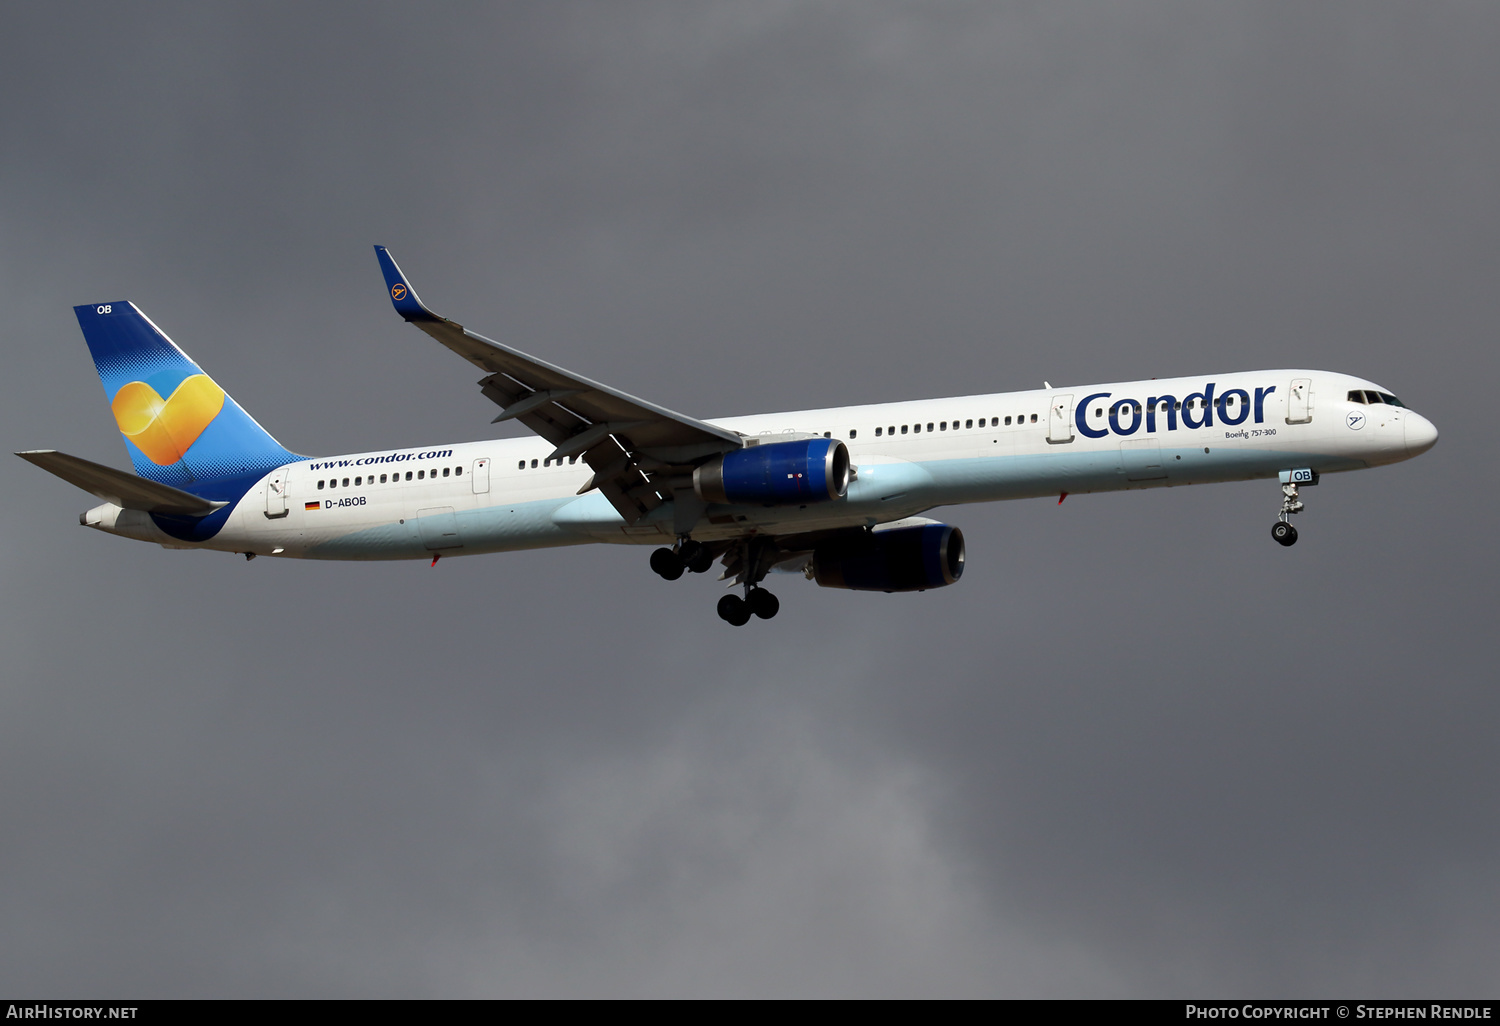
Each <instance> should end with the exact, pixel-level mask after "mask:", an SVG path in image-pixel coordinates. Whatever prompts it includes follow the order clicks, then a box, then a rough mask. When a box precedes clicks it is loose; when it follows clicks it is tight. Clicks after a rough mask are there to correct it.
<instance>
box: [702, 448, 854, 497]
mask: <svg viewBox="0 0 1500 1026" xmlns="http://www.w3.org/2000/svg"><path fill="white" fill-rule="evenodd" d="M848 490H849V450H848V449H847V448H845V446H844V443H843V442H841V441H839V440H838V439H836V438H833V439H830V438H808V439H803V440H802V441H798V442H767V443H762V444H760V445H752V446H749V447H748V448H745V449H737V450H735V451H734V452H731V453H725V454H724V455H723V456H715V457H714V458H713V459H712V460H710V461H708V462H707V463H705V464H703V465H702V466H701V467H698V468H697V469H696V470H694V471H693V491H694V492H696V493H697V494H698V497H699V498H700V499H703V500H704V501H705V502H721V503H728V504H733V505H737V506H741V505H743V506H793V505H801V504H803V503H809V502H828V501H829V500H831V499H842V498H843V497H844V493H845V492H847V491H848Z"/></svg>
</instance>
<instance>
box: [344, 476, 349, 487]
mask: <svg viewBox="0 0 1500 1026" xmlns="http://www.w3.org/2000/svg"><path fill="white" fill-rule="evenodd" d="M344 487H345V488H348V487H349V479H348V478H347V477H346V478H344Z"/></svg>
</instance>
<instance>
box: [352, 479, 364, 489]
mask: <svg viewBox="0 0 1500 1026" xmlns="http://www.w3.org/2000/svg"><path fill="white" fill-rule="evenodd" d="M363 481H364V478H363V477H356V478H355V479H354V487H356V488H358V487H359V486H360V483H361V482H363Z"/></svg>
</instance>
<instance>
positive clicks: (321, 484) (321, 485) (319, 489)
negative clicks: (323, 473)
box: [318, 481, 323, 492]
mask: <svg viewBox="0 0 1500 1026" xmlns="http://www.w3.org/2000/svg"><path fill="white" fill-rule="evenodd" d="M322 490H323V482H322V481H319V482H318V491H320V492H321V491H322Z"/></svg>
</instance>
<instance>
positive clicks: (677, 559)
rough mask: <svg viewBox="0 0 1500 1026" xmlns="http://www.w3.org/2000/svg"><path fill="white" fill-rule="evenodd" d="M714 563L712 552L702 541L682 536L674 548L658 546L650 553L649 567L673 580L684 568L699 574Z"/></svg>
mask: <svg viewBox="0 0 1500 1026" xmlns="http://www.w3.org/2000/svg"><path fill="white" fill-rule="evenodd" d="M713 565H714V554H713V553H712V552H710V551H709V550H708V548H707V546H705V545H704V544H703V543H702V542H696V541H693V539H691V538H684V539H683V540H682V541H680V542H678V543H677V547H676V548H675V549H668V548H660V549H657V550H656V551H655V552H653V553H651V569H652V570H655V571H656V572H657V574H659V575H660V576H661V577H662V578H664V579H665V580H668V581H675V580H677V578H679V577H681V576H682V572H683V571H684V570H691V571H692V572H693V573H695V574H701V573H704V572H706V571H707V570H708V568H709V567H711V566H713Z"/></svg>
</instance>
